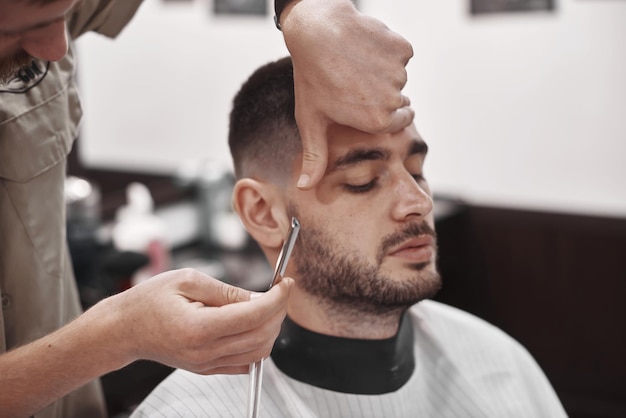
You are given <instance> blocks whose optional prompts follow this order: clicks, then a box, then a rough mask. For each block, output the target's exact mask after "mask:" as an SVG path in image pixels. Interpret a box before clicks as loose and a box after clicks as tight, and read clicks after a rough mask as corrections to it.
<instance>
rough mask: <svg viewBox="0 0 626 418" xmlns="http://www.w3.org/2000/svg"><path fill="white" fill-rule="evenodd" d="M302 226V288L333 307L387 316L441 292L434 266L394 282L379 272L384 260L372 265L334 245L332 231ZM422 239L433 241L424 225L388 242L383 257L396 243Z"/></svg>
mask: <svg viewBox="0 0 626 418" xmlns="http://www.w3.org/2000/svg"><path fill="white" fill-rule="evenodd" d="M300 221H301V222H300V223H301V225H302V227H301V228H302V229H301V231H300V233H299V236H298V241H297V242H296V246H295V248H294V264H295V266H296V269H297V274H298V276H297V277H298V283H299V285H300V286H301V287H302V288H303V290H305V291H306V292H308V293H309V294H311V295H314V296H316V297H318V298H320V299H321V300H324V301H326V302H329V303H331V304H332V305H334V307H335V308H340V309H342V308H349V309H351V310H354V311H359V312H364V313H373V314H386V313H390V312H394V311H398V310H404V309H406V308H408V307H410V306H411V305H414V304H415V303H417V302H419V301H421V300H423V299H427V298H431V297H433V296H434V295H435V294H436V293H437V292H438V291H439V289H440V288H441V278H440V276H439V273H438V272H437V269H436V266H435V265H433V263H434V261H432V262H430V263H415V264H413V265H410V266H409V268H403V271H402V272H398V274H397V275H394V277H390V276H388V275H384V274H382V273H381V271H380V265H381V263H382V257H379V260H378V261H377V264H373V263H369V262H367V261H366V260H363V259H362V258H360V257H359V256H358V255H357V254H356V253H355V252H350V250H349V249H345V248H342V246H341V244H338V243H337V242H335V241H334V240H333V238H332V233H331V232H326V231H324V230H322V229H317V228H315V227H314V226H313V225H312V224H311V223H309V222H307V220H304V219H300ZM421 234H429V235H432V236H433V237H434V236H435V232H434V231H433V229H432V228H431V227H430V226H429V225H428V224H426V223H425V222H424V223H421V224H410V225H408V226H407V227H405V228H404V229H402V230H401V231H399V232H397V233H394V234H391V235H390V236H388V237H386V238H385V239H384V240H383V242H382V244H381V248H380V250H379V255H380V254H384V253H386V252H387V250H388V248H390V247H391V246H392V245H396V244H394V243H398V242H400V243H401V242H404V241H405V240H408V239H410V238H412V237H416V236H418V235H421ZM434 251H435V252H436V248H435V249H434ZM398 268H400V267H398ZM388 274H389V273H388Z"/></svg>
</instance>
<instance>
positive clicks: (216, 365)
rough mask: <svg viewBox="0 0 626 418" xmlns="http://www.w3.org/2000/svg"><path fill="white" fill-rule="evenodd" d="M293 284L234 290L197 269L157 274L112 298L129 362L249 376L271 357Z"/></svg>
mask: <svg viewBox="0 0 626 418" xmlns="http://www.w3.org/2000/svg"><path fill="white" fill-rule="evenodd" d="M292 284H293V280H291V279H289V278H287V279H284V280H282V281H281V282H280V283H279V284H278V285H276V286H274V287H272V289H271V290H269V291H268V292H266V293H264V294H262V295H259V296H258V297H253V298H252V299H251V298H250V296H251V292H249V291H247V290H244V289H241V288H238V287H234V286H230V285H228V284H226V283H223V282H221V281H219V280H216V279H213V278H211V277H209V276H207V275H205V274H202V273H200V272H198V271H195V270H192V269H182V270H173V271H169V272H166V273H162V274H160V275H158V276H155V277H153V278H151V279H149V280H147V281H145V282H143V283H141V284H139V285H137V286H135V287H133V288H131V289H129V290H127V291H126V292H123V293H121V294H119V295H116V296H114V297H113V298H111V299H115V298H117V300H116V305H114V306H113V309H115V310H116V311H117V312H120V314H121V316H123V319H122V321H121V324H119V325H120V326H121V328H122V332H123V335H124V338H125V339H126V341H127V344H128V345H130V350H129V351H130V353H131V354H130V358H129V359H128V360H129V361H134V360H136V359H148V360H154V361H158V362H160V363H163V364H166V365H169V366H172V367H176V368H182V369H186V370H189V371H192V372H196V373H201V374H214V373H225V374H234V373H247V371H248V365H249V364H250V363H252V362H255V361H258V360H260V359H261V358H265V357H267V356H269V354H270V352H271V349H272V346H273V344H274V340H275V339H276V337H277V336H278V333H279V331H280V326H281V323H282V321H283V319H284V318H285V315H286V312H287V298H288V296H289V292H290V289H291V285H292Z"/></svg>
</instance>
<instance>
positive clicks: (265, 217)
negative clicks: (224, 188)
mask: <svg viewBox="0 0 626 418" xmlns="http://www.w3.org/2000/svg"><path fill="white" fill-rule="evenodd" d="M233 209H234V210H235V212H237V215H239V218H240V219H241V221H242V222H243V225H244V227H245V228H246V230H247V231H248V233H249V234H250V235H251V236H252V238H254V240H255V241H256V242H258V243H259V245H260V246H261V248H263V249H276V248H280V246H281V245H282V243H283V239H284V238H285V234H286V232H287V229H288V227H289V220H288V219H287V214H286V207H285V203H284V200H283V197H282V194H281V193H280V192H279V190H278V188H277V187H276V186H274V185H272V184H268V183H264V182H261V181H258V180H255V179H251V178H244V179H241V180H239V181H237V183H236V184H235V187H234V189H233Z"/></svg>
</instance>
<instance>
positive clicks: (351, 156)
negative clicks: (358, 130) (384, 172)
mask: <svg viewBox="0 0 626 418" xmlns="http://www.w3.org/2000/svg"><path fill="white" fill-rule="evenodd" d="M427 152H428V145H427V144H426V142H424V141H423V140H421V139H417V138H415V139H414V140H413V141H411V144H410V145H409V148H408V150H407V153H406V156H407V157H408V156H411V155H415V154H424V155H426V153H427ZM390 157H391V152H390V151H389V150H387V149H384V148H357V149H353V150H351V151H348V152H347V153H346V154H344V155H342V156H341V157H339V158H338V159H336V160H335V162H333V164H332V165H331V166H330V168H329V170H328V172H333V171H337V170H341V169H345V168H346V167H350V166H353V165H356V164H359V163H361V162H363V161H385V160H388V159H389V158H390Z"/></svg>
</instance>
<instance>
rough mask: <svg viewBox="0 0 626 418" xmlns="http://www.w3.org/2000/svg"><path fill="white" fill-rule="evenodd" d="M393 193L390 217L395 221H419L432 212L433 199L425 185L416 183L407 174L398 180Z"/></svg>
mask: <svg viewBox="0 0 626 418" xmlns="http://www.w3.org/2000/svg"><path fill="white" fill-rule="evenodd" d="M393 191H394V195H395V196H394V205H393V209H392V216H393V218H394V219H395V220H397V221H400V222H403V221H407V220H409V218H416V219H418V220H421V219H423V218H425V217H426V216H428V215H429V214H430V213H431V212H432V210H433V199H432V197H431V196H430V190H429V189H428V187H427V185H426V183H423V184H420V183H418V182H417V181H416V180H415V179H414V178H413V177H412V176H411V175H410V174H409V173H404V174H403V175H401V176H400V178H398V180H397V181H396V184H395V186H394V188H393Z"/></svg>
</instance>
